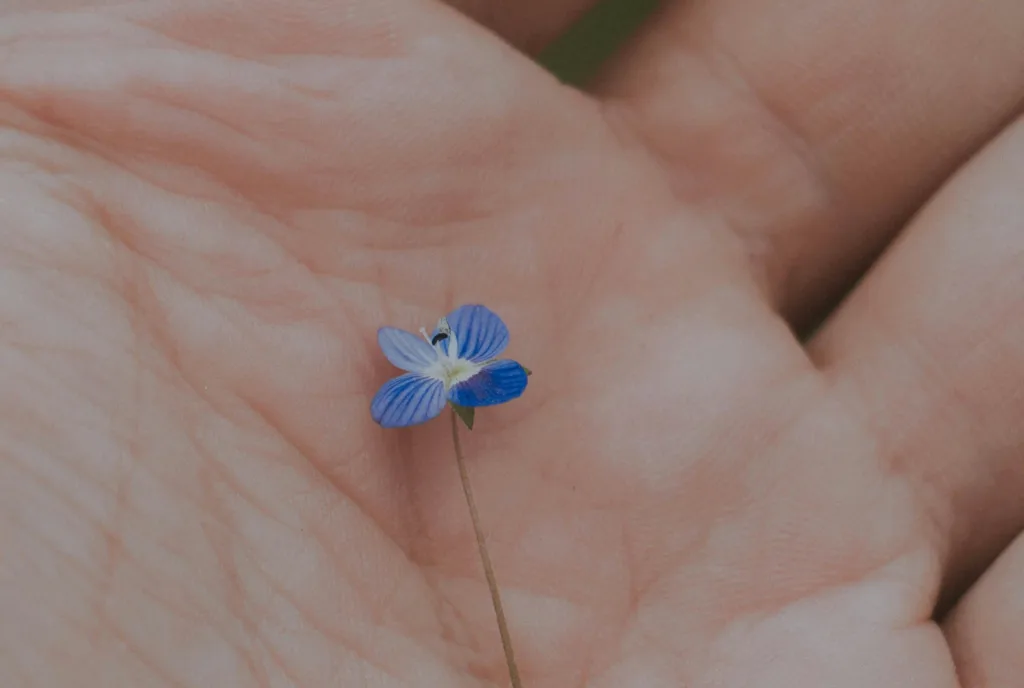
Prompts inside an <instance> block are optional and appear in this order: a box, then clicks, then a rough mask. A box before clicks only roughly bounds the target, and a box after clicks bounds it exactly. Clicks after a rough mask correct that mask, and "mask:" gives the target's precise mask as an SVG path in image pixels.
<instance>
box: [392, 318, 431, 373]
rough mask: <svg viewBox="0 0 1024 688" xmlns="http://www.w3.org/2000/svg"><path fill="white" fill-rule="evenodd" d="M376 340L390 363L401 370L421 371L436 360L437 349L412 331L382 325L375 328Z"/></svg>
mask: <svg viewBox="0 0 1024 688" xmlns="http://www.w3.org/2000/svg"><path fill="white" fill-rule="evenodd" d="M377 342H378V343H379V344H380V350H381V351H383V352H384V355H385V356H387V358H388V360H389V361H391V363H392V365H394V366H395V367H397V368H401V369H402V370H407V371H409V372H412V373H419V372H423V371H424V370H426V369H427V368H429V367H430V366H431V365H432V364H433V363H434V362H435V361H437V349H435V348H434V347H432V346H430V344H428V343H427V342H426V340H425V339H423V338H422V337H417V336H416V335H414V334H413V333H412V332H406V331H405V330H399V329H398V328H396V327H382V328H380V329H379V330H377Z"/></svg>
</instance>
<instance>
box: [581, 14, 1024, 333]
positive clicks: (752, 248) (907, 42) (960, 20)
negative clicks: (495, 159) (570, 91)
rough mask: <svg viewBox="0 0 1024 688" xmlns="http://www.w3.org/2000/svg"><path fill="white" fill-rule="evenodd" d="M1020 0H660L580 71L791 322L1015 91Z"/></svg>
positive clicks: (1020, 85) (832, 285)
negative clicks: (737, 243) (734, 239)
mask: <svg viewBox="0 0 1024 688" xmlns="http://www.w3.org/2000/svg"><path fill="white" fill-rule="evenodd" d="M1022 32H1024V3H1021V2H1019V0H993V1H992V2H971V1H970V0H937V1H936V2H930V3H923V2H916V3H900V2H895V3H894V2H888V0H871V1H870V2H867V3H865V2H854V1H853V0H825V1H823V2H805V1H802V0H775V1H772V2H759V3H750V2H745V1H744V0H714V1H711V2H701V3H688V2H676V3H674V4H673V5H671V6H670V7H669V8H668V9H667V10H666V11H665V12H664V14H663V15H662V16H661V17H660V18H659V19H658V20H656V21H652V22H651V24H650V28H649V29H648V30H647V31H646V32H645V33H644V34H643V35H642V36H641V37H640V38H639V39H638V40H637V41H635V43H634V45H633V46H632V47H631V48H630V49H629V50H627V51H626V52H625V54H624V55H623V56H622V57H621V59H620V60H618V61H617V62H616V63H615V64H614V65H613V66H612V67H611V68H610V70H609V71H608V72H607V73H606V74H605V75H604V76H603V77H602V78H601V79H600V81H599V83H597V84H596V87H595V90H596V91H597V93H598V94H600V95H602V96H603V97H604V98H606V99H607V100H608V111H609V112H610V113H611V117H612V118H613V120H614V121H615V122H616V123H617V124H619V125H620V126H621V128H622V129H623V131H624V132H626V135H627V136H628V137H633V138H635V139H637V140H639V141H642V142H643V145H644V146H646V147H649V149H650V150H651V152H652V153H653V154H654V155H655V156H656V158H657V159H658V160H659V161H661V162H662V163H663V164H664V166H665V168H666V169H667V170H668V172H669V174H670V176H671V178H672V180H673V182H674V184H675V188H676V190H677V193H678V194H679V195H680V196H682V197H684V198H686V199H687V200H688V201H690V202H693V203H696V204H700V205H703V206H707V207H709V208H710V209H712V210H713V211H715V212H716V213H718V214H720V215H721V216H722V217H723V218H724V219H725V220H726V224H727V225H728V226H729V227H731V228H732V229H733V230H735V232H736V233H737V234H738V235H739V236H740V238H741V239H742V241H743V242H744V244H745V246H746V248H747V250H748V251H749V253H750V254H751V255H752V259H753V261H754V264H755V267H756V269H757V270H758V271H759V272H760V273H761V275H762V276H763V278H764V280H765V284H766V288H767V289H768V291H769V293H770V295H771V296H772V298H773V299H774V300H775V301H776V302H778V304H779V307H780V309H781V310H782V311H783V313H784V314H786V315H787V316H789V317H790V319H791V320H794V321H796V322H797V323H802V322H804V321H805V320H806V319H808V318H811V317H813V316H814V315H815V311H816V310H817V309H819V308H821V307H822V306H823V305H824V304H828V303H829V302H831V301H832V300H833V299H835V298H836V297H837V295H838V294H840V293H841V292H842V291H843V290H844V289H845V288H846V286H847V285H848V283H849V282H850V280H851V279H853V278H854V277H855V276H856V275H858V274H859V272H860V271H861V270H862V268H863V267H864V266H865V265H866V263H867V261H869V259H870V258H871V257H873V256H874V255H875V254H876V252H878V251H879V250H880V249H881V248H883V247H884V245H885V244H886V242H887V241H888V240H889V239H890V238H891V236H892V235H893V234H894V232H895V230H896V228H897V227H899V226H900V224H901V222H902V221H903V220H904V219H905V218H906V217H907V216H908V214H910V213H911V212H913V211H914V209H915V208H916V207H917V206H918V205H919V203H920V202H921V201H922V200H923V199H925V198H926V197H927V196H928V195H929V193H930V192H931V191H932V190H933V188H934V187H935V186H936V185H938V184H939V183H940V182H941V181H942V180H943V179H944V178H945V177H946V176H947V175H948V174H949V173H950V171H951V170H953V169H954V168H955V167H956V166H957V165H958V164H959V163H960V162H962V160H963V159H964V158H965V157H966V156H968V155H969V154H970V153H971V152H972V151H974V150H975V149H976V148H977V147H978V146H980V145H982V144H983V142H984V141H986V140H987V138H989V137H990V136H991V135H992V134H993V133H994V132H995V131H997V130H998V129H999V128H1000V127H1001V126H1003V125H1005V124H1006V123H1007V121H1008V120H1009V119H1010V118H1011V117H1012V113H1014V112H1015V111H1016V109H1017V108H1018V106H1019V105H1020V103H1021V101H1022V98H1024V51H1022V50H1021V49H1020V37H1021V35H1022Z"/></svg>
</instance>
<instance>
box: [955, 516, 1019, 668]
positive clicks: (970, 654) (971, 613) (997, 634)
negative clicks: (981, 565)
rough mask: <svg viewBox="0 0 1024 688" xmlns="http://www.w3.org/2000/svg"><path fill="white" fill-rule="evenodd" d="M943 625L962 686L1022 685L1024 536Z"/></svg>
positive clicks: (986, 573) (968, 594) (971, 591)
mask: <svg viewBox="0 0 1024 688" xmlns="http://www.w3.org/2000/svg"><path fill="white" fill-rule="evenodd" d="M944 627H945V631H946V637H947V638H948V639H949V645H950V648H951V649H952V651H953V659H954V660H955V661H956V665H957V673H958V674H959V675H960V681H961V683H962V684H963V687H964V688H996V687H997V686H1015V685H1019V684H1020V677H1021V676H1024V652H1022V651H1021V638H1024V536H1021V537H1018V538H1017V540H1016V542H1015V543H1014V544H1013V546H1012V547H1010V549H1009V550H1007V551H1006V552H1005V553H1004V554H1003V555H1002V556H1001V557H1000V558H999V560H998V561H997V562H996V563H995V564H994V565H993V566H992V568H990V569H989V570H988V571H986V572H985V575H984V576H983V577H982V579H981V580H980V581H978V583H977V584H976V585H975V586H974V587H973V588H971V590H970V592H968V593H967V596H966V597H964V599H963V600H961V601H960V603H959V604H958V605H957V607H956V609H955V610H954V611H953V613H952V614H951V615H950V616H949V618H948V619H947V620H946V622H945V624H944Z"/></svg>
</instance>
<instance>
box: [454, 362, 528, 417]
mask: <svg viewBox="0 0 1024 688" xmlns="http://www.w3.org/2000/svg"><path fill="white" fill-rule="evenodd" d="M526 383H527V378H526V370H525V369H524V368H523V366H521V365H519V364H518V363H516V362H515V361H507V360H506V361H495V362H494V363H489V364H487V365H485V366H484V367H483V368H481V369H480V372H478V373H477V374H476V375H474V376H473V377H471V378H469V379H468V380H465V381H463V382H460V383H458V384H456V385H453V386H452V388H451V389H450V390H448V398H449V399H450V400H451V401H452V402H454V403H456V404H458V405H459V406H493V405H495V404H504V403H505V402H506V401H512V400H513V399H516V398H518V397H519V396H521V395H522V393H523V390H524V389H526Z"/></svg>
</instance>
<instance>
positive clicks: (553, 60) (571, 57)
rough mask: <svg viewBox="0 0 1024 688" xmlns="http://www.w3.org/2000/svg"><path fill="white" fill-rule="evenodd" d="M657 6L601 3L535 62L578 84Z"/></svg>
mask: <svg viewBox="0 0 1024 688" xmlns="http://www.w3.org/2000/svg"><path fill="white" fill-rule="evenodd" d="M657 6H658V0H604V2H600V3H598V4H597V6H596V7H594V9H592V10H591V11H590V12H589V13H588V14H587V15H586V16H584V17H583V19H581V20H580V21H579V22H578V23H577V24H576V25H575V26H574V27H573V28H571V29H570V30H569V31H568V32H567V33H566V34H565V35H564V36H562V37H561V38H560V39H559V40H558V41H556V42H555V43H554V44H553V45H551V46H550V47H548V49H547V50H545V51H544V52H543V53H542V54H541V55H540V57H539V58H538V60H539V61H540V63H541V64H542V65H544V66H545V67H547V68H548V69H549V70H551V71H552V72H554V73H555V75H557V76H558V78H559V79H561V80H562V81H565V82H567V83H570V84H574V85H581V84H583V83H585V82H586V81H587V80H588V79H589V78H590V77H591V76H592V75H593V74H594V72H595V71H597V68H598V67H599V66H600V64H601V62H603V61H604V60H605V58H607V57H608V56H610V55H611V54H612V53H613V52H614V51H615V49H616V48H617V47H619V46H620V45H621V44H622V42H623V41H625V40H626V39H627V38H628V37H629V35H630V34H632V33H633V32H634V31H635V30H636V29H637V28H639V26H640V24H641V23H642V22H643V20H644V19H645V18H646V17H647V16H648V15H649V14H650V13H651V12H653V11H654V9H655V8H656V7H657Z"/></svg>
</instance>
